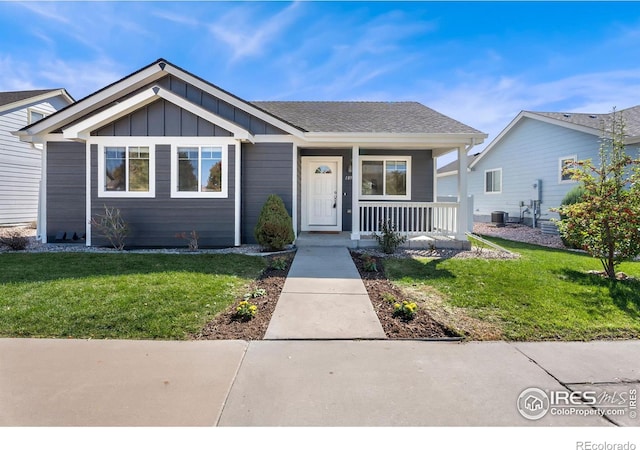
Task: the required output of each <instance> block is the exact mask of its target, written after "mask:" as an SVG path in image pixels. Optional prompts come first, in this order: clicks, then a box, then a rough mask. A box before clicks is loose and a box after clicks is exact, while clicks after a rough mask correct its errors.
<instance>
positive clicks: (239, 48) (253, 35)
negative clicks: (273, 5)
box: [209, 3, 301, 63]
mask: <svg viewBox="0 0 640 450" xmlns="http://www.w3.org/2000/svg"><path fill="white" fill-rule="evenodd" d="M300 9H301V6H300V3H293V4H291V5H289V6H287V7H286V8H285V9H283V10H282V11H280V12H278V13H277V14H275V15H274V16H271V17H268V18H267V19H266V20H262V21H261V20H260V18H258V17H256V16H258V14H256V12H258V11H259V10H258V9H257V8H256V7H255V5H254V4H246V5H243V6H240V7H236V8H234V9H232V10H231V11H230V12H228V13H227V14H225V15H223V16H222V17H221V18H220V19H218V20H217V21H216V22H215V23H212V24H211V25H210V26H209V30H210V31H211V33H212V34H213V35H214V36H215V37H216V38H217V39H218V40H220V41H221V42H223V43H225V44H226V45H227V46H228V47H229V49H230V50H231V58H230V60H229V63H234V62H236V61H238V60H240V59H242V58H245V57H250V56H256V55H259V54H261V53H262V52H263V51H265V50H266V48H267V47H268V46H269V45H270V44H271V43H272V42H273V41H274V40H275V39H276V38H277V37H279V36H280V35H282V34H285V31H286V29H287V28H288V27H289V26H290V25H291V24H292V23H294V22H295V19H296V18H297V17H299V14H300Z"/></svg>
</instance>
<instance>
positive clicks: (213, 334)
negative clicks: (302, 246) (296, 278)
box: [193, 253, 295, 340]
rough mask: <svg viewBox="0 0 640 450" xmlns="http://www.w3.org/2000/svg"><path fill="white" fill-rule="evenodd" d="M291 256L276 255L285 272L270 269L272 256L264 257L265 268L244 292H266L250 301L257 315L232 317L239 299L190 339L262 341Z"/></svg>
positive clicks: (289, 264)
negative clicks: (241, 317)
mask: <svg viewBox="0 0 640 450" xmlns="http://www.w3.org/2000/svg"><path fill="white" fill-rule="evenodd" d="M294 255H295V253H288V254H285V255H277V256H275V257H279V258H286V261H287V268H286V269H284V270H277V269H274V268H272V267H271V262H272V260H273V258H274V256H269V257H268V258H267V264H268V266H267V268H266V269H265V270H264V271H263V272H262V274H261V275H260V277H259V278H258V279H257V280H256V281H255V282H253V283H252V284H251V285H250V286H249V287H248V288H247V290H246V292H253V291H255V290H257V289H264V290H265V291H266V295H263V296H261V297H258V298H254V299H250V300H249V301H250V302H251V303H253V304H255V305H256V306H257V307H258V312H257V314H256V316H255V317H254V318H253V319H251V320H249V321H247V322H241V321H239V320H237V319H236V318H235V312H236V307H237V306H238V303H240V302H241V301H242V298H239V299H238V300H237V301H236V302H235V303H234V304H233V305H231V306H230V307H229V308H227V309H226V310H225V311H223V312H222V313H220V314H218V315H217V316H216V317H215V319H213V320H212V321H211V322H209V323H208V324H206V325H205V326H204V328H203V329H202V330H201V331H200V332H199V333H197V334H196V335H194V336H193V339H240V340H260V339H262V338H264V334H265V333H266V331H267V327H268V326H269V321H270V320H271V316H272V315H273V311H274V310H275V309H276V303H278V298H279V297H280V292H281V291H282V288H283V286H284V282H285V279H286V278H287V274H288V273H289V268H290V267H291V262H292V261H293V257H294Z"/></svg>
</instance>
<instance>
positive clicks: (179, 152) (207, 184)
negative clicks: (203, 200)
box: [171, 146, 227, 197]
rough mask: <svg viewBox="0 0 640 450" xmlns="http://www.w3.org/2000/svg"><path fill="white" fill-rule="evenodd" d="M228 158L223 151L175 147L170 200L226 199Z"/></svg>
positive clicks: (207, 147)
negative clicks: (176, 198)
mask: <svg viewBox="0 0 640 450" xmlns="http://www.w3.org/2000/svg"><path fill="white" fill-rule="evenodd" d="M226 157H227V155H226V151H224V148H223V147H212V146H184V147H183V146H179V147H176V148H175V149H174V151H173V155H172V158H173V162H172V166H173V168H174V170H173V181H172V188H171V196H172V197H226V196H227V189H226V186H227V180H226V176H225V173H224V171H225V167H226Z"/></svg>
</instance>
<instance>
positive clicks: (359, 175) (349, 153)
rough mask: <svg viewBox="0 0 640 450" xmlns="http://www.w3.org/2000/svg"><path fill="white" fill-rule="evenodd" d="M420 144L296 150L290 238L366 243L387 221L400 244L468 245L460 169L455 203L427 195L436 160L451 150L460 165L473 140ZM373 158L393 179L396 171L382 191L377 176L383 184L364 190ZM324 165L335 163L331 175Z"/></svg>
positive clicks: (350, 244) (464, 178)
mask: <svg viewBox="0 0 640 450" xmlns="http://www.w3.org/2000/svg"><path fill="white" fill-rule="evenodd" d="M410 144H412V145H410ZM421 144H422V145H420V146H419V147H418V146H417V145H416V143H415V142H413V143H404V144H394V145H389V144H388V143H387V145H383V144H378V145H372V144H371V143H363V144H361V145H352V146H351V148H350V149H345V148H344V147H342V148H339V149H336V148H333V149H324V148H321V147H315V148H310V147H309V146H305V147H304V148H301V149H297V148H296V149H295V151H296V154H297V157H296V159H297V161H298V164H296V166H297V168H298V170H299V172H301V173H298V174H297V177H296V179H297V186H296V188H297V189H296V192H297V194H298V198H297V199H296V201H295V202H294V209H295V214H294V217H295V219H294V222H295V231H296V236H297V241H296V244H297V245H346V246H348V247H351V248H360V247H372V246H376V245H377V243H376V240H375V234H378V233H380V232H381V230H382V225H383V223H385V222H387V223H389V224H391V226H392V227H393V228H394V229H395V230H396V231H397V232H398V233H400V234H401V235H403V236H405V237H406V238H407V240H406V243H405V244H404V246H405V247H409V248H461V249H463V248H468V247H469V246H470V244H469V242H468V239H467V236H466V233H467V232H468V230H469V224H470V221H471V220H472V217H473V215H472V211H470V208H471V207H472V205H471V204H470V199H469V198H468V196H467V173H466V170H459V171H458V180H457V181H458V197H457V201H455V202H437V201H435V199H437V192H436V189H437V184H436V176H435V175H436V165H437V158H438V157H439V156H442V155H445V154H447V153H450V152H452V151H455V152H456V153H457V158H458V162H459V164H460V165H461V167H466V165H467V162H466V160H467V154H468V152H469V150H470V149H471V147H473V146H474V145H475V138H473V137H469V138H468V139H466V140H464V142H460V141H458V142H457V145H455V146H453V145H452V144H451V143H442V142H441V143H440V144H439V145H434V144H432V145H426V143H424V142H422V143H421ZM408 155H409V156H408ZM411 155H413V156H411ZM332 158H335V159H336V160H337V163H336V165H335V166H329V165H328V164H325V163H326V162H327V161H331V160H332ZM378 161H382V162H378ZM425 161H428V163H426V162H425ZM370 162H372V163H370ZM374 163H377V164H378V165H379V167H380V169H379V170H380V172H382V171H386V172H387V173H388V174H391V173H392V170H396V172H394V173H395V175H394V176H395V177H396V179H397V178H398V175H397V173H398V172H399V173H401V178H402V181H401V182H400V187H399V188H398V187H397V186H395V187H394V189H395V190H394V191H393V192H390V191H392V189H387V187H388V186H387V184H390V181H388V180H387V179H386V178H385V179H384V181H383V182H382V183H380V184H384V185H385V187H384V190H381V189H382V188H378V189H379V191H375V192H374V191H372V190H371V187H370V186H371V184H372V183H371V168H372V167H373V166H375V164H374ZM316 166H317V167H316ZM327 167H330V169H332V170H333V169H334V168H335V171H336V172H337V176H336V177H335V180H334V179H332V178H331V173H330V172H331V170H328V169H327ZM390 167H393V169H390ZM398 167H400V169H398ZM374 168H375V167H374ZM367 170H369V173H367ZM396 179H394V180H395V181H394V183H396V181H397V180H396ZM327 180H329V181H327ZM374 184H375V183H374ZM396 184H398V183H396ZM314 192H316V193H317V195H316V194H314ZM372 192H373V194H375V195H372ZM389 193H391V195H388V194H389ZM323 215H324V216H323ZM317 217H319V219H318V218H317ZM317 224H319V225H317Z"/></svg>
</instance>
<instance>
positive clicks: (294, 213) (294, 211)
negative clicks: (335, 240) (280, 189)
mask: <svg viewBox="0 0 640 450" xmlns="http://www.w3.org/2000/svg"><path fill="white" fill-rule="evenodd" d="M291 167H292V168H293V170H292V173H293V177H292V180H291V194H292V195H291V220H292V222H293V224H292V225H293V236H294V238H295V239H297V238H298V145H297V144H296V143H295V142H294V143H293V157H292V160H291Z"/></svg>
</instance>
